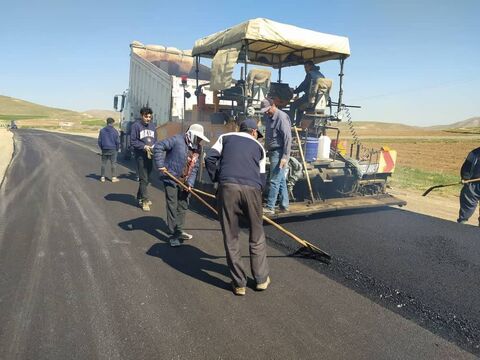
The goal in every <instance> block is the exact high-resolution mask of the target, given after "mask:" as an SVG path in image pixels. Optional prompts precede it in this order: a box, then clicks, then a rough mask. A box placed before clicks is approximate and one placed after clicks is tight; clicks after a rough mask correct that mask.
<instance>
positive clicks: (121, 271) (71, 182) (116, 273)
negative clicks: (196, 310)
mask: <svg viewBox="0 0 480 360" xmlns="http://www.w3.org/2000/svg"><path fill="white" fill-rule="evenodd" d="M75 170H76V169H74V168H73V167H71V166H70V165H69V164H67V165H66V168H65V169H64V174H65V176H63V177H62V181H61V186H60V188H61V189H62V191H60V192H59V194H60V200H59V201H60V203H61V204H62V206H63V207H64V210H67V209H70V210H71V209H72V208H69V207H68V205H67V201H66V200H65V198H66V197H67V198H68V199H71V202H72V205H73V208H74V209H75V211H76V212H78V213H79V214H80V218H81V219H82V223H83V224H86V225H87V226H84V227H82V228H81V229H80V228H79V227H78V225H77V224H76V223H74V222H72V221H69V222H68V225H69V228H70V229H71V230H72V232H73V235H74V240H75V242H76V243H77V244H78V245H82V246H81V247H82V249H84V250H82V251H84V252H83V253H82V255H83V258H84V259H86V258H89V257H91V254H95V253H98V252H99V253H101V254H102V255H103V259H104V261H106V265H107V270H106V271H107V272H108V274H109V276H110V277H111V278H112V279H113V281H114V283H117V284H120V283H124V284H126V285H127V286H123V287H119V288H117V289H115V291H117V292H119V295H120V297H121V299H122V300H123V301H124V302H125V303H126V304H128V308H129V309H130V311H129V312H130V313H133V314H136V319H134V320H135V322H136V323H138V324H141V327H142V328H148V329H150V330H149V331H145V332H144V336H148V337H151V341H152V342H155V341H156V342H162V341H169V339H171V340H172V341H173V340H174V338H175V336H174V335H172V334H170V333H169V331H168V329H167V328H166V327H162V326H159V324H162V323H168V322H169V321H170V322H171V323H173V322H174V321H177V322H178V319H175V317H173V316H172V315H169V314H168V313H164V314H162V316H161V317H160V316H159V315H160V314H159V309H158V307H156V306H155V305H154V304H153V302H152V301H149V299H154V298H158V296H162V295H163V296H166V295H165V294H159V293H158V290H157V289H156V287H155V286H153V283H152V282H151V280H150V279H149V277H148V276H146V274H145V272H144V271H143V269H142V268H141V267H140V266H139V265H138V263H137V262H136V261H135V260H134V259H133V257H132V255H131V253H130V251H129V247H128V246H125V245H129V244H130V241H125V240H123V239H122V237H123V236H124V233H123V232H122V233H121V234H119V230H118V229H117V228H116V227H115V228H113V229H112V227H111V222H110V221H109V220H108V219H107V217H106V213H105V212H104V211H102V210H101V208H100V207H99V206H98V203H96V201H98V199H95V200H96V201H95V200H94V199H93V198H91V196H92V194H91V192H89V191H87V190H86V188H85V186H84V184H83V182H81V181H79V180H78V179H81V178H82V177H81V176H79V175H78V174H75ZM73 188H75V191H73V190H72V189H73ZM65 194H67V195H65ZM70 218H75V216H71V217H70ZM85 231H87V232H88V234H89V235H88V238H91V239H93V240H94V241H95V244H96V245H95V247H94V248H91V246H87V247H90V250H89V251H87V250H86V249H87V248H86V247H85V246H84V245H87V243H86V242H85V241H82V239H81V236H80V234H81V233H83V232H85ZM112 235H113V236H112ZM106 239H111V240H106ZM119 239H121V240H119ZM113 244H115V245H113ZM117 244H118V245H117ZM90 245H91V244H90ZM109 248H112V250H114V251H115V250H116V249H120V250H119V251H120V253H119V252H118V251H116V253H115V256H112V254H111V251H110V250H109ZM98 250H99V251H98ZM120 255H121V256H120ZM119 256H120V257H119ZM112 259H118V260H116V261H118V262H119V264H115V263H114V262H113V260H112ZM98 263H102V262H101V261H100V262H98ZM126 264H128V266H125V265H126ZM89 271H90V273H91V275H93V274H94V273H95V270H94V267H93V266H90V270H89ZM98 271H100V270H98ZM98 271H97V272H98ZM132 288H135V294H136V297H132V295H131V293H130V292H125V289H132ZM136 299H143V301H141V302H140V301H136ZM170 301H174V300H173V299H172V300H170ZM160 312H161V311H160ZM169 318H170V319H169ZM184 327H187V326H186V325H184ZM154 334H155V335H154Z"/></svg>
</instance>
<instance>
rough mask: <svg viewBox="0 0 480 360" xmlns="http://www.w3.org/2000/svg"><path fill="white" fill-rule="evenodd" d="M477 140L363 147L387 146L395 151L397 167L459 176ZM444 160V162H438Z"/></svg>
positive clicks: (432, 140) (435, 140) (386, 141)
mask: <svg viewBox="0 0 480 360" xmlns="http://www.w3.org/2000/svg"><path fill="white" fill-rule="evenodd" d="M479 144H480V141H479V140H478V139H470V138H467V139H461V140H456V139H451V138H437V139H419V140H415V139H409V140H408V141H407V140H404V141H398V140H395V139H392V140H391V141H389V140H388V139H386V140H385V141H384V142H382V143H380V142H370V141H365V145H366V146H368V147H371V148H373V149H380V148H381V147H382V146H385V145H387V146H388V147H389V148H390V149H394V150H396V151H397V165H398V166H403V167H409V168H415V169H420V170H423V171H429V172H442V173H449V174H458V175H459V174H460V167H461V166H462V164H463V162H464V161H465V158H466V157H467V155H468V153H469V152H470V151H472V149H474V148H476V147H478V146H479ZM440 159H444V160H440Z"/></svg>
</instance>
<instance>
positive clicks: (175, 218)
mask: <svg viewBox="0 0 480 360" xmlns="http://www.w3.org/2000/svg"><path fill="white" fill-rule="evenodd" d="M163 185H164V188H165V200H166V203H167V224H168V230H169V231H170V234H171V235H177V234H180V233H181V232H182V231H183V226H184V225H185V213H186V212H187V210H188V199H189V195H190V193H189V192H188V191H185V190H183V189H182V188H180V186H179V185H176V184H175V185H174V184H171V183H168V182H164V183H163Z"/></svg>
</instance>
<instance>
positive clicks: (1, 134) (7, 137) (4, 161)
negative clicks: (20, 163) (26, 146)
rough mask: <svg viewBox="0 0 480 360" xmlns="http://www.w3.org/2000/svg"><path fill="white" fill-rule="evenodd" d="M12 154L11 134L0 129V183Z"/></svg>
mask: <svg viewBox="0 0 480 360" xmlns="http://www.w3.org/2000/svg"><path fill="white" fill-rule="evenodd" d="M12 154H13V134H12V133H11V132H10V131H7V129H0V183H1V182H2V180H3V176H4V174H5V171H6V170H7V167H8V164H9V163H10V159H11V158H12Z"/></svg>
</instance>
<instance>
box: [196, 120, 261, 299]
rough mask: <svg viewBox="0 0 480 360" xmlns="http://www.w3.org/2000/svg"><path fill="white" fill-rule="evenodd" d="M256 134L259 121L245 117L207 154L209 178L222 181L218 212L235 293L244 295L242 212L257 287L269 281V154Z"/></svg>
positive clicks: (245, 278)
mask: <svg viewBox="0 0 480 360" xmlns="http://www.w3.org/2000/svg"><path fill="white" fill-rule="evenodd" d="M257 137H263V136H262V134H261V133H260V132H259V131H258V127H257V122H256V121H255V120H253V119H247V120H244V121H243V122H242V123H241V124H240V132H236V133H235V132H233V133H227V134H223V135H221V136H220V137H219V138H218V140H217V142H216V143H215V145H213V147H212V148H211V149H210V151H209V152H208V154H207V157H206V158H205V166H206V168H207V171H208V174H209V176H210V178H211V179H212V181H213V182H218V183H219V187H218V193H217V194H218V197H217V199H218V214H219V217H220V224H221V226H222V232H223V242H224V246H225V252H226V254H227V264H228V267H229V268H230V274H231V277H232V288H233V292H234V294H235V295H245V292H246V291H245V290H246V286H247V275H246V273H245V269H244V267H243V263H242V258H241V256H240V244H239V241H238V235H239V231H240V228H239V217H240V216H243V217H244V218H245V219H246V220H247V223H248V225H249V228H250V231H249V234H250V237H249V249H250V263H251V269H252V273H253V277H254V278H255V281H256V282H257V290H265V289H266V288H267V287H268V285H269V284H270V278H269V276H268V272H269V270H268V263H267V253H266V246H267V245H266V241H265V233H264V231H263V220H262V190H263V188H264V185H265V163H266V154H265V150H264V149H263V146H262V145H261V144H260V143H259V142H258V141H257Z"/></svg>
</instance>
